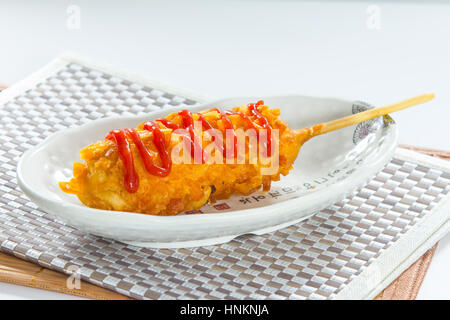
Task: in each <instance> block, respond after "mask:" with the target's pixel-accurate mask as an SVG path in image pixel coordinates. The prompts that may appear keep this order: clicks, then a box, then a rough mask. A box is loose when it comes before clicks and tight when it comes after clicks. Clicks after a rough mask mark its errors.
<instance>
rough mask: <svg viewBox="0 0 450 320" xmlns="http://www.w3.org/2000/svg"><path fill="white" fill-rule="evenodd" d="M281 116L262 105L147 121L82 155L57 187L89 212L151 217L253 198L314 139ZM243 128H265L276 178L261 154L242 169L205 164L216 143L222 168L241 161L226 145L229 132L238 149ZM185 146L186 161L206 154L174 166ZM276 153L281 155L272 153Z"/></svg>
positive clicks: (285, 171) (117, 132)
mask: <svg viewBox="0 0 450 320" xmlns="http://www.w3.org/2000/svg"><path fill="white" fill-rule="evenodd" d="M279 115H280V111H279V109H269V108H268V107H267V106H265V105H264V103H263V102H262V101H259V102H258V103H256V104H249V105H248V106H240V107H236V108H233V110H232V111H227V112H223V111H220V110H218V109H212V110H207V111H203V112H200V113H194V114H191V113H190V112H189V111H188V110H183V111H181V112H178V113H172V114H170V115H168V116H167V117H166V118H164V119H158V120H156V121H154V122H146V123H143V124H141V125H139V126H138V128H137V129H124V130H113V131H111V133H110V134H109V135H108V136H107V139H106V140H104V141H99V142H97V143H94V144H91V145H89V146H87V147H85V148H84V149H82V150H81V151H80V157H81V159H82V160H84V161H85V163H78V162H76V163H74V166H73V175H74V178H72V179H71V180H70V181H69V182H60V188H61V189H62V190H63V191H64V192H66V193H71V194H75V195H77V197H78V198H79V199H80V201H81V202H82V203H83V204H85V205H87V206H89V207H92V208H97V209H105V210H117V211H129V212H139V213H146V214H153V215H174V214H177V213H179V212H183V211H188V210H196V209H199V208H201V207H202V206H203V205H205V204H206V203H208V202H214V201H216V200H219V199H225V198H228V197H229V196H230V195H231V194H234V193H237V194H242V195H248V194H250V193H252V192H254V191H257V190H260V189H261V187H262V189H263V190H264V191H267V190H269V189H270V184H271V181H278V180H279V179H280V174H282V175H287V174H288V173H289V170H291V169H292V164H293V162H294V161H295V159H296V157H297V154H298V152H299V150H300V147H301V145H302V144H303V142H305V141H306V140H307V139H308V138H309V137H308V136H305V133H300V132H298V131H294V130H291V129H290V128H289V127H288V126H287V124H286V123H285V122H284V121H282V120H281V119H279V118H278V116H279ZM193 121H198V122H200V123H201V124H202V129H203V130H208V129H218V130H220V132H221V133H223V137H224V138H223V140H222V141H220V139H218V138H216V139H215V140H213V139H211V137H210V136H208V133H206V132H205V131H202V132H201V134H200V135H199V134H198V132H196V131H195V130H194V129H193V126H192V123H193ZM179 128H182V129H184V130H185V131H186V134H185V136H184V137H183V136H182V135H181V136H180V135H177V134H174V131H175V130H176V129H179ZM239 128H242V129H243V130H246V129H255V130H260V129H265V130H266V131H265V132H266V136H265V138H266V144H265V156H267V157H270V156H272V157H275V156H276V157H277V159H278V166H277V167H276V170H275V171H274V172H271V173H270V174H265V173H264V172H263V171H264V170H263V169H264V167H265V166H267V164H264V163H263V161H260V160H261V157H262V156H263V155H261V153H258V159H256V161H254V162H253V163H250V161H249V159H250V154H249V151H248V150H247V148H246V151H245V163H244V164H237V163H232V164H230V163H229V164H226V163H224V164H217V163H209V162H208V160H209V159H207V156H206V155H205V154H204V151H205V150H206V149H207V148H208V146H209V145H210V144H214V145H213V146H212V147H214V148H210V149H212V150H214V151H213V152H212V153H211V154H212V155H214V156H217V153H219V156H220V157H222V158H223V159H224V162H226V160H229V158H233V159H234V160H236V159H237V151H236V149H237V146H235V148H234V153H233V150H232V149H233V148H232V146H233V143H229V142H228V140H227V143H225V131H226V129H232V130H231V133H232V138H234V140H233V139H231V140H230V141H232V142H234V143H236V135H234V137H233V134H235V132H236V130H237V129H239ZM275 131H277V134H276V135H275V134H274V133H275ZM208 137H209V138H208ZM202 138H205V139H202ZM207 138H208V139H207ZM258 138H260V137H258ZM204 140H205V141H204ZM186 141H187V142H186ZM180 144H186V145H190V146H191V147H192V148H191V154H189V155H188V156H189V157H191V156H192V159H194V151H193V150H197V151H198V150H201V152H200V161H199V162H196V164H192V163H188V164H186V163H175V162H174V161H172V160H173V159H172V158H171V154H172V151H173V149H174V148H176V147H180ZM246 146H247V147H248V143H247V144H246ZM210 147H211V146H210ZM276 147H277V148H278V154H277V155H273V154H272V155H271V152H273V150H274V149H275V148H276ZM196 148H197V149H196ZM202 148H203V149H202ZM263 149H264V148H263ZM230 150H231V155H232V156H231V157H230V156H229V152H228V151H230ZM227 152H228V153H227ZM263 154H264V151H263ZM197 155H198V153H197ZM183 156H185V155H184V152H183ZM197 158H198V157H197ZM216 158H217V157H216ZM233 159H232V160H233Z"/></svg>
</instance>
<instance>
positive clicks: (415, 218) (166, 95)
mask: <svg viewBox="0 0 450 320" xmlns="http://www.w3.org/2000/svg"><path fill="white" fill-rule="evenodd" d="M52 68H53V69H52ZM50 69H51V70H53V71H51V70H50V71H51V72H50V71H49V70H47V71H45V72H41V73H40V74H39V75H37V76H34V77H33V81H34V84H33V85H32V86H31V88H30V89H28V90H26V91H25V92H22V93H20V94H18V95H16V96H15V97H14V98H13V99H9V100H8V101H7V102H6V103H4V105H2V106H0V118H1V122H0V165H1V166H0V250H1V251H4V252H7V253H11V254H13V255H15V256H18V257H21V258H23V259H27V260H29V261H33V262H35V263H38V264H40V265H42V266H44V267H47V268H50V269H54V270H57V271H61V272H66V273H70V271H71V270H73V267H72V266H78V267H79V271H80V273H81V276H82V279H83V280H86V281H89V282H92V283H94V284H98V285H100V286H102V287H105V288H108V289H112V290H115V291H117V292H119V293H122V294H125V295H128V296H131V297H134V298H150V299H154V298H168V299H171V298H188V299H189V298H191V299H198V298H211V299H217V298H219V299H222V298H225V299H227V298H232V299H245V298H256V299H265V298H280V299H284V298H291V299H302V298H310V299H325V298H333V297H335V296H336V295H337V294H339V292H340V291H341V290H343V288H345V287H346V286H347V285H348V284H349V283H351V282H352V281H354V279H355V278H357V277H358V276H359V275H360V274H361V272H363V271H364V270H365V269H366V268H367V267H368V266H370V265H371V264H373V262H374V261H375V260H376V259H377V258H378V257H379V256H380V255H381V254H383V252H385V251H386V250H389V248H391V247H392V246H393V245H394V244H395V243H396V242H398V240H399V239H401V238H402V236H403V235H404V234H406V233H407V232H408V230H410V229H411V228H413V227H414V226H415V225H417V224H420V223H421V221H422V220H423V219H425V218H426V217H427V216H428V215H430V212H432V211H433V209H434V208H435V207H436V205H437V204H438V203H440V202H441V201H442V200H443V198H444V197H445V196H446V195H447V194H448V192H449V190H450V186H449V183H450V174H449V173H448V172H445V171H443V170H439V169H433V168H430V167H428V166H424V165H421V164H417V163H414V162H412V161H405V160H400V159H394V160H393V161H392V162H390V163H389V164H388V165H387V166H386V168H385V169H384V170H383V171H382V172H380V173H379V174H378V175H377V176H376V177H375V178H374V179H373V180H372V181H370V182H369V183H368V184H367V185H365V186H364V187H363V188H361V189H359V190H357V191H355V193H354V194H353V195H352V196H350V197H348V198H346V199H344V200H343V201H340V202H338V203H336V204H334V205H333V206H331V207H329V208H327V209H325V210H322V211H321V212H319V213H317V214H316V215H314V216H313V217H311V218H309V219H308V220H306V221H303V222H301V223H298V224H296V225H293V226H290V227H288V228H286V229H283V230H279V231H276V232H274V233H270V234H266V235H263V236H241V237H239V238H237V239H235V240H233V241H231V242H230V243H227V244H223V245H218V246H209V247H202V248H190V249H173V250H162V249H145V248H137V247H132V246H129V245H125V244H123V243H120V242H116V241H112V240H108V239H102V238H99V237H95V236H92V235H88V234H84V233H82V232H80V231H78V230H76V229H74V228H72V227H70V226H68V225H66V224H64V223H63V222H61V221H59V220H57V219H55V218H53V217H52V216H51V215H48V214H46V213H44V212H42V211H41V210H39V209H38V208H37V207H36V206H35V205H34V204H33V203H32V202H30V201H29V200H28V199H27V198H26V197H25V196H24V195H23V194H22V192H21V191H20V189H19V188H18V187H17V184H16V179H15V170H16V163H17V161H18V159H19V157H20V156H21V154H22V153H23V152H24V151H25V150H26V149H28V148H30V147H32V146H34V145H36V144H37V143H39V142H40V141H42V139H44V138H45V137H46V136H48V135H49V134H51V133H53V132H55V131H58V130H61V129H64V128H66V127H69V126H77V125H81V124H83V123H85V122H87V121H90V120H92V119H96V118H99V117H105V116H111V115H123V114H129V113H132V114H136V113H141V112H147V111H150V110H154V109H155V108H166V107H171V106H175V105H179V104H185V105H192V104H195V103H197V101H196V100H195V99H194V98H192V97H189V98H186V97H185V96H183V95H180V94H179V91H178V93H173V92H172V91H170V90H168V91H162V90H161V88H160V87H149V86H145V85H140V84H138V83H135V82H133V81H130V80H125V79H122V78H120V77H118V76H117V75H114V73H113V72H110V73H107V72H104V71H100V70H99V69H96V68H94V67H92V66H89V67H88V66H86V65H84V64H82V63H81V62H73V61H70V59H69V60H67V59H66V60H64V61H62V62H61V61H60V62H58V63H56V64H54V65H53V66H52V67H51V68H50ZM28 85H30V81H29V82H28ZM0 97H1V95H0ZM374 286H375V284H374ZM355 298H357V297H355Z"/></svg>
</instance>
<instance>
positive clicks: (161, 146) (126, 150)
mask: <svg viewBox="0 0 450 320" xmlns="http://www.w3.org/2000/svg"><path fill="white" fill-rule="evenodd" d="M263 104H264V102H263V101H261V100H260V101H258V102H257V103H250V104H248V110H249V112H250V114H251V115H252V116H254V117H255V119H256V120H257V121H258V122H259V123H260V125H261V126H262V127H263V129H266V132H267V134H268V140H267V142H266V143H265V155H266V156H267V154H269V155H272V152H273V150H272V127H271V126H270V124H269V120H268V119H267V118H266V117H264V116H263V115H262V114H261V113H260V112H259V111H258V107H259V106H261V105H263ZM209 111H216V112H218V113H219V114H220V119H222V120H223V124H224V127H225V129H229V130H231V132H232V133H233V140H234V141H233V145H234V150H233V152H227V150H228V151H229V147H227V149H225V148H224V145H223V140H222V139H220V138H219V139H216V138H217V137H216V136H214V139H213V142H214V143H215V144H216V145H217V147H218V148H219V151H220V152H221V153H222V154H223V156H224V157H230V156H233V157H236V156H237V142H238V141H237V136H236V133H235V131H234V127H233V123H232V122H231V120H230V118H229V117H228V116H229V115H239V116H240V117H241V119H242V120H243V121H244V122H245V124H246V126H247V127H248V128H251V129H254V130H255V131H257V132H258V130H257V128H256V126H255V123H254V122H253V121H252V119H251V118H250V117H249V116H248V115H246V114H245V113H243V112H233V111H226V112H223V111H221V110H219V109H217V108H214V109H211V110H209ZM178 115H180V116H181V119H182V125H181V126H180V125H178V124H176V123H174V122H171V121H169V120H167V119H165V118H160V119H157V120H156V121H157V122H160V123H161V124H163V125H164V126H165V127H166V128H169V129H172V130H173V131H175V130H177V129H181V128H184V129H187V131H188V135H186V136H185V137H186V138H187V139H188V143H189V144H190V147H191V156H192V157H193V158H194V159H195V150H201V152H202V159H201V161H202V163H205V162H206V154H205V150H204V149H203V148H202V145H201V142H199V138H198V136H197V133H196V132H195V130H194V120H193V117H192V113H191V112H190V111H189V110H182V111H180V112H179V113H178ZM196 115H197V116H198V119H199V120H200V121H201V123H202V127H203V129H206V130H209V129H213V127H212V126H211V124H210V123H209V122H208V120H206V118H205V117H204V115H203V114H201V113H197V114H196ZM143 129H144V130H147V131H149V132H151V133H153V144H154V145H155V147H156V149H157V150H158V153H159V156H160V159H161V165H162V166H161V167H160V166H158V165H156V164H155V163H154V162H153V159H152V156H151V154H150V152H149V150H148V149H147V147H146V146H145V144H144V142H143V141H142V139H141V137H140V135H139V133H138V132H137V131H136V130H135V129H124V130H112V131H111V132H109V133H108V135H107V136H106V139H108V140H111V141H114V142H115V143H116V146H117V150H118V153H119V157H120V159H121V160H122V162H123V165H124V168H125V175H124V184H125V189H126V190H127V191H128V192H130V193H134V192H136V191H137V190H138V188H139V176H138V174H137V173H136V168H135V166H134V159H133V153H132V152H131V147H130V144H129V142H128V140H127V137H128V138H129V139H131V140H132V141H133V143H134V144H135V146H136V148H137V150H138V152H139V155H140V156H141V158H142V161H143V163H144V166H145V169H146V170H147V172H148V173H150V174H152V175H155V176H160V177H166V176H167V175H169V173H170V171H171V169H172V159H171V157H170V155H169V152H168V150H167V146H166V142H165V136H164V134H163V133H162V131H161V129H160V128H159V126H158V124H157V123H156V122H153V121H147V122H145V123H144V124H143ZM259 138H260V133H259V132H258V140H259ZM218 140H220V141H218Z"/></svg>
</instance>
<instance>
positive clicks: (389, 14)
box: [0, 0, 450, 299]
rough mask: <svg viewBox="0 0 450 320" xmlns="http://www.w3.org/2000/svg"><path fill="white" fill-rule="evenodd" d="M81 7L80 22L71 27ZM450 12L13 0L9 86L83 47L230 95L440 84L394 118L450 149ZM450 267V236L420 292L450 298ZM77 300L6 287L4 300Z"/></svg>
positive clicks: (412, 138) (413, 138) (380, 4)
mask: <svg viewBox="0 0 450 320" xmlns="http://www.w3.org/2000/svg"><path fill="white" fill-rule="evenodd" d="M392 2H393V1H392ZM70 5H76V6H78V8H79V9H80V11H81V14H80V18H81V19H80V22H81V24H80V29H71V28H68V26H67V23H68V20H69V22H73V21H74V20H71V19H70V17H72V18H73V17H74V16H73V15H72V16H71V15H70V14H68V13H67V10H68V8H69V6H70ZM373 5H375V7H370V6H373ZM377 11H378V13H379V19H377ZM449 17H450V3H447V2H445V1H436V2H434V1H424V2H423V3H422V2H420V1H397V2H396V3H395V4H392V3H389V2H388V1H370V2H369V1H348V2H343V1H334V2H331V1H316V2H313V1H298V2H296V1H240V2H234V1H226V2H225V1H184V2H181V1H171V2H170V4H169V3H166V2H163V1H146V2H144V1H114V2H113V1H95V2H94V1H77V0H72V1H34V2H32V1H28V2H27V1H5V0H2V1H0V30H2V37H1V40H0V46H1V50H0V83H4V84H13V83H14V82H16V81H18V80H20V79H22V78H24V77H25V76H27V75H28V74H29V73H31V72H33V71H35V70H36V69H38V68H40V67H42V66H43V65H45V64H46V63H48V62H49V61H50V60H52V59H53V58H54V57H56V56H57V55H58V54H60V53H62V52H64V51H74V52H77V53H80V54H82V55H84V56H87V57H90V58H93V59H94V60H98V61H101V62H106V63H109V64H112V65H115V66H118V67H120V68H126V69H129V70H131V71H134V72H137V73H140V74H143V75H147V76H149V77H151V78H155V79H159V80H163V81H165V82H169V83H172V84H175V85H176V86H178V87H184V88H188V89H191V90H193V91H197V92H199V93H204V94H208V95H211V96H214V97H218V98H220V97H229V96H239V95H245V96H249V95H254V96H258V95H261V96H262V95H265V96H267V95H279V94H292V93H297V94H306V95H319V96H336V97H342V98H348V99H357V100H363V101H367V102H370V103H372V104H375V105H381V104H387V103H391V102H395V101H397V100H401V99H404V98H407V97H409V96H412V95H416V94H420V93H423V92H434V93H436V99H435V100H434V101H432V102H430V103H427V104H426V105H421V106H418V107H415V108H412V109H409V110H405V111H402V112H401V113H398V114H395V115H394V118H395V119H396V121H397V122H398V124H399V127H400V142H401V143H406V144H412V145H417V146H423V147H433V148H439V149H446V150H450V139H449V129H448V125H449V121H450V108H449V102H450V92H449V90H448V81H449V74H450V73H449V71H450V64H449V62H448V59H449V57H450V40H449V39H450V18H449ZM75 20H76V19H75ZM69 24H70V23H69ZM72 26H73V25H72ZM377 26H379V29H378V28H377ZM449 265H450V236H447V238H446V239H444V240H442V241H441V242H440V245H439V247H438V250H437V253H436V256H435V258H434V260H433V262H432V264H431V267H430V270H429V272H428V275H427V276H426V279H425V282H424V284H423V287H422V289H421V291H420V294H419V298H424V299H427V298H440V299H450V275H449V273H448V268H449ZM67 297H68V298H70V296H66V295H60V294H54V293H49V292H44V291H41V290H37V289H29V288H24V287H19V286H14V285H10V284H4V283H0V298H43V299H44V298H67Z"/></svg>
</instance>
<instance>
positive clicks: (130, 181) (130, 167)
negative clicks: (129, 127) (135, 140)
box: [106, 130, 139, 193]
mask: <svg viewBox="0 0 450 320" xmlns="http://www.w3.org/2000/svg"><path fill="white" fill-rule="evenodd" d="M106 139H108V140H113V141H115V142H116V145H117V151H118V152H119V157H120V159H121V160H122V162H123V166H124V167H125V175H124V178H123V181H124V184H125V189H126V190H127V191H128V192H129V193H135V192H136V191H137V189H138V188H139V176H138V175H137V173H136V169H135V168H134V161H133V154H132V153H131V148H130V144H129V143H128V140H127V138H126V137H125V133H124V131H123V130H113V131H111V132H110V133H109V134H108V135H107V136H106Z"/></svg>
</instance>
